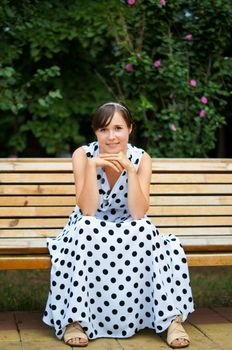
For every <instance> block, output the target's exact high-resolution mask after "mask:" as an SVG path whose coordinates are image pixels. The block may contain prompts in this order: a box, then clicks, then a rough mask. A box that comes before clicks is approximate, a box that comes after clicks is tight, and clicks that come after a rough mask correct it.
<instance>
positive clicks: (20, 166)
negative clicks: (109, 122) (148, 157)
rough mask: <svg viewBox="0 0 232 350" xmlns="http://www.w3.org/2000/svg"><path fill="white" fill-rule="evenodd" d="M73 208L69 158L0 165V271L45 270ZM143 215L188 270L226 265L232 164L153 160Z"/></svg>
mask: <svg viewBox="0 0 232 350" xmlns="http://www.w3.org/2000/svg"><path fill="white" fill-rule="evenodd" d="M74 205H75V195H74V183H73V175H72V167H71V160H70V159H60V158H58V159H55V158H52V159H0V269H34V268H49V267H50V258H49V255H48V251H47V247H46V237H55V236H56V235H57V234H58V233H59V231H60V229H61V228H62V227H63V226H64V225H65V223H66V221H67V218H68V216H69V215H70V213H71V212H72V209H73V207H74ZM148 215H149V216H150V217H151V218H152V221H153V222H154V223H155V224H156V226H157V227H158V228H159V230H160V232H161V233H163V234H169V233H174V234H176V235H177V236H179V237H180V239H181V241H182V243H183V246H184V249H185V251H186V254H187V258H188V262H189V265H190V266H214V265H232V159H154V160H153V175H152V182H151V205H150V209H149V212H148Z"/></svg>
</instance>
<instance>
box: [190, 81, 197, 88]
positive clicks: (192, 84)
mask: <svg viewBox="0 0 232 350" xmlns="http://www.w3.org/2000/svg"><path fill="white" fill-rule="evenodd" d="M189 85H191V86H192V87H196V86H197V82H196V80H194V79H191V80H189Z"/></svg>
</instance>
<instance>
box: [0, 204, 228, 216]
mask: <svg viewBox="0 0 232 350" xmlns="http://www.w3.org/2000/svg"><path fill="white" fill-rule="evenodd" d="M72 210H73V206H66V207H62V206H60V207H57V208H54V207H53V206H52V207H28V206H25V207H11V208H9V207H3V208H1V209H0V217H19V216H20V217H31V216H33V217H35V216H36V217H50V218H51V217H60V216H66V217H68V216H69V214H71V212H72ZM148 215H149V216H151V215H152V216H202V215H204V216H211V215H214V216H223V215H225V216H226V215H231V207H230V206H223V205H221V206H216V205H214V206H200V205H199V206H172V207H170V206H150V208H149V210H148Z"/></svg>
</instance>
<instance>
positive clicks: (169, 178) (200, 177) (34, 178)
mask: <svg viewBox="0 0 232 350" xmlns="http://www.w3.org/2000/svg"><path fill="white" fill-rule="evenodd" d="M0 178H1V184H3V183H11V184H13V183H33V182H36V183H41V184H42V183H71V184H73V182H74V178H73V174H72V172H70V173H59V172H52V173H1V175H0ZM151 183H153V184H154V183H155V184H157V183H176V184H178V183H208V184H210V183H232V174H221V173H219V174H218V173H216V174H209V173H204V174H197V173H193V174H192V173H191V174H167V173H164V174H160V173H157V174H156V173H153V174H152V178H151Z"/></svg>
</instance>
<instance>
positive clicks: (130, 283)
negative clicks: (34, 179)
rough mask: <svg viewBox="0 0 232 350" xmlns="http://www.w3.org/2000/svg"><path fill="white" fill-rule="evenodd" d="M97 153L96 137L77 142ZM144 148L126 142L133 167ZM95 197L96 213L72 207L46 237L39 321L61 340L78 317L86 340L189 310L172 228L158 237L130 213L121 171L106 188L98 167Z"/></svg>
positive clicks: (161, 324)
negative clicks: (47, 264) (47, 263)
mask: <svg viewBox="0 0 232 350" xmlns="http://www.w3.org/2000/svg"><path fill="white" fill-rule="evenodd" d="M83 148H84V150H85V152H86V154H87V157H93V156H96V155H98V154H99V147H98V143H97V142H92V143H90V144H88V145H86V146H83ZM143 153H144V151H143V150H142V149H139V148H137V147H134V146H132V145H130V144H128V151H127V156H128V158H129V159H130V160H131V162H132V163H133V165H134V167H135V168H136V169H138V167H139V164H140V160H141V157H142V155H143ZM97 180H98V186H99V194H100V204H99V208H98V210H97V213H96V215H95V216H84V215H82V213H81V210H80V209H79V207H78V206H76V207H75V208H74V211H73V212H72V214H71V215H70V217H69V219H68V222H67V224H66V225H65V227H64V228H63V230H62V231H61V233H60V234H59V235H58V236H57V237H56V238H50V239H48V242H47V244H48V249H49V252H50V255H51V259H52V268H51V285H50V292H49V295H48V300H47V305H46V309H45V312H44V316H43V321H44V322H45V323H46V324H48V325H49V326H51V327H54V329H55V332H56V336H57V337H58V338H59V339H62V337H63V335H64V332H65V328H66V326H67V324H69V323H72V322H75V321H78V322H79V323H80V324H81V326H82V327H83V329H84V330H85V332H86V334H87V336H88V338H89V339H96V338H100V337H112V338H126V337H130V336H132V335H133V334H135V333H136V332H138V331H139V330H141V329H143V328H146V327H147V328H150V329H154V330H155V331H156V332H157V333H159V332H162V331H164V330H165V329H167V328H168V326H169V325H170V323H171V321H172V320H174V319H175V318H176V316H177V315H180V314H182V317H183V321H184V320H185V319H186V318H187V316H188V314H189V313H191V312H193V311H194V307H193V299H192V292H191V287H190V281H189V272H188V266H187V260H186V257H185V254H184V251H183V248H182V246H181V243H180V241H179V240H178V238H176V237H175V236H174V235H169V236H165V237H164V236H161V235H160V234H159V232H158V230H157V228H156V227H155V226H154V225H153V224H152V222H151V221H150V219H149V218H148V217H147V216H144V218H142V219H140V220H133V218H132V217H131V215H130V213H129V211H128V205H127V188H128V187H127V186H128V184H127V172H126V171H123V172H122V174H121V176H120V177H119V179H118V181H117V182H116V183H115V185H114V187H113V188H112V189H111V190H110V186H109V184H108V181H107V177H106V175H105V173H104V170H103V169H102V168H98V169H97Z"/></svg>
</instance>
